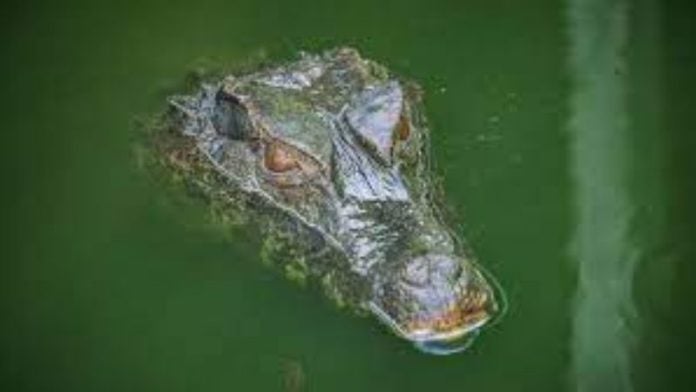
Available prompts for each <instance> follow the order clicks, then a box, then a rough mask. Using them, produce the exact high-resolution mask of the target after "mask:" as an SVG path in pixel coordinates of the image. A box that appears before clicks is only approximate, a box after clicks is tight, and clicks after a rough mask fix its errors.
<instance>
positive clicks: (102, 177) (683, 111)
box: [0, 0, 696, 391]
mask: <svg viewBox="0 0 696 392" xmlns="http://www.w3.org/2000/svg"><path fill="white" fill-rule="evenodd" d="M660 3H661V2H658V1H649V0H613V1H600V0H566V1H545V0H534V1H531V2H530V1H525V2H496V1H478V0H475V1H452V2H444V1H415V0H413V1H411V0H408V1H383V2H374V1H345V2H321V1H310V0H298V1H270V0H266V1H210V2H182V1H166V2H165V1H161V2H135V1H131V2H127V1H123V2H113V3H111V4H98V2H87V1H83V2H80V1H79V0H76V1H64V2H55V3H48V2H47V3H45V4H39V3H37V2H21V3H19V2H18V3H17V4H14V5H11V6H8V9H7V12H5V13H4V15H3V16H2V25H1V26H2V27H1V28H2V31H3V34H2V37H3V38H2V48H3V50H2V52H3V57H2V58H3V60H2V61H1V62H0V69H1V70H2V75H3V82H2V86H3V88H2V91H3V94H2V98H0V99H1V100H2V103H1V105H0V111H1V112H2V117H0V118H2V124H3V130H4V132H3V143H2V148H3V154H2V158H0V159H2V160H3V164H2V166H1V168H0V170H1V171H2V173H3V192H2V198H3V200H2V207H3V226H4V227H3V235H2V241H3V245H2V249H3V256H2V267H1V268H2V271H1V273H0V294H1V297H0V298H1V306H2V308H0V309H1V311H2V320H3V322H2V323H1V324H0V331H1V332H2V333H1V335H0V345H1V346H0V347H1V350H0V372H1V373H0V384H2V388H1V389H3V390H8V391H25V390H32V391H47V390H70V391H108V390H113V391H140V390H143V391H153V390H167V391H179V390H181V391H184V390H187V391H191V390H195V391H199V390H200V391H424V390H426V391H427V390H434V389H437V390H438V391H463V390H466V391H493V390H502V391H532V390H534V391H559V390H578V391H632V390H636V391H642V390H645V391H647V390H670V391H674V390H689V388H690V387H693V386H694V384H689V383H690V382H691V381H693V376H692V375H691V373H690V365H689V363H690V362H693V360H692V358H691V357H690V356H689V351H690V349H693V348H694V347H693V346H694V340H693V335H694V334H693V332H692V329H693V327H691V326H692V325H693V322H692V321H693V319H694V316H693V312H694V306H693V304H692V303H691V302H692V300H690V298H693V294H695V293H696V291H694V289H693V286H692V285H691V280H692V278H693V275H691V274H690V273H692V272H693V263H691V261H693V260H694V256H696V253H695V252H694V244H693V232H694V231H693V230H692V229H694V220H692V219H691V217H693V215H694V214H693V213H694V207H693V206H692V202H691V200H693V197H694V196H696V188H695V187H694V180H693V171H691V170H690V168H693V164H692V157H691V155H692V153H691V151H693V148H694V142H695V140H696V139H695V137H694V136H693V134H690V133H688V132H687V131H688V129H689V126H690V122H689V120H690V117H691V115H692V110H691V109H692V108H691V107H690V105H692V104H693V93H694V92H695V88H696V85H695V84H694V83H693V81H691V80H688V79H686V77H689V76H691V75H690V73H691V72H692V70H693V67H694V64H695V63H696V62H695V58H696V57H694V55H693V51H689V49H688V48H687V47H688V46H689V44H690V42H689V39H690V38H689V37H693V36H694V35H693V34H692V33H693V27H691V22H690V20H689V18H688V16H687V15H688V14H687V9H686V8H684V7H682V6H680V5H679V4H678V3H677V2H669V3H665V4H666V5H665V4H663V5H661V4H660ZM337 44H343V45H346V44H349V45H354V46H356V47H358V48H359V49H360V50H361V51H363V52H364V54H365V55H366V56H368V57H372V58H375V59H378V60H380V61H382V62H383V63H385V64H387V65H389V66H390V67H391V68H393V69H395V70H396V71H398V72H400V73H402V74H406V75H409V76H411V77H412V78H415V79H417V80H419V81H421V82H422V84H423V85H424V87H425V89H426V92H427V98H426V102H427V106H428V115H429V117H430V120H431V122H432V125H433V128H434V137H433V144H434V146H433V148H434V153H435V157H436V160H437V162H438V168H439V171H440V173H441V174H442V175H443V176H444V181H445V188H446V192H447V196H448V200H449V202H450V204H451V205H452V206H453V210H454V212H455V213H456V214H458V215H459V217H458V219H459V221H460V222H462V223H464V224H463V225H462V227H461V229H460V230H461V231H462V233H464V234H465V236H466V237H467V239H468V241H469V242H470V243H471V244H472V246H473V247H474V248H475V249H476V251H477V254H478V256H479V258H480V259H481V260H482V263H483V264H484V265H486V266H487V268H488V269H489V270H490V271H491V272H492V273H493V274H494V275H495V276H497V277H498V278H499V280H500V282H501V284H502V286H503V287H504V288H505V290H506V292H507V296H508V299H509V309H508V313H507V315H506V317H505V318H504V319H503V320H502V322H500V323H498V324H496V325H495V326H494V327H492V328H489V329H487V330H484V331H483V332H482V334H481V336H479V338H478V339H477V341H476V342H475V344H474V345H473V346H472V347H471V348H470V349H468V350H467V351H466V352H464V353H460V354H457V355H453V356H448V357H434V356H428V355H424V354H422V353H420V352H418V351H416V350H414V349H413V347H411V346H410V345H409V344H408V343H405V342H403V341H401V340H399V339H397V338H395V337H393V336H391V335H390V333H389V332H388V331H387V330H386V329H385V328H384V327H383V326H381V325H379V323H377V322H375V321H374V320H371V319H360V318H355V317H351V316H349V315H346V314H344V313H342V312H339V311H337V310H336V309H334V308H333V307H332V306H331V305H330V304H329V303H328V301H326V300H325V299H324V298H323V297H322V296H321V295H318V294H317V293H313V292H307V291H304V290H302V289H300V288H298V287H296V286H294V285H293V284H292V283H290V282H288V281H286V280H285V279H283V278H282V277H281V276H280V275H279V274H277V273H276V272H274V271H272V270H268V269H266V268H264V267H263V266H262V265H261V264H260V263H259V262H258V259H259V257H258V241H257V240H256V239H255V238H252V237H251V236H250V235H249V234H247V233H245V232H244V231H243V230H240V231H238V232H233V233H220V231H219V230H216V229H215V228H214V227H211V226H210V225H208V224H207V223H206V220H205V219H204V218H203V210H202V209H201V208H200V206H197V205H194V204H191V203H185V202H179V201H176V200H171V199H167V198H165V197H163V192H162V189H160V188H158V187H157V185H156V184H152V183H149V182H148V181H147V180H146V179H145V178H143V177H142V176H141V175H140V174H139V173H138V172H137V170H136V169H135V166H134V164H133V160H132V157H131V145H132V142H133V140H134V138H135V128H134V126H133V121H134V119H135V118H136V117H137V116H138V115H143V114H147V113H152V112H153V111H155V110H157V109H158V108H159V107H161V105H162V103H163V99H164V97H165V95H166V92H167V91H170V90H171V88H172V86H175V85H177V83H179V81H180V80H181V77H182V75H184V74H185V73H186V72H187V71H188V70H190V69H192V67H196V66H198V64H205V63H206V62H208V63H210V62H222V63H231V64H235V63H239V62H243V61H244V60H245V59H247V58H249V57H251V56H256V55H258V53H259V52H260V51H263V52H265V53H266V54H267V55H268V56H269V57H270V58H274V59H285V58H289V57H290V56H291V55H292V54H293V53H295V52H297V51H298V50H300V49H306V50H319V49H323V48H328V47H331V46H334V45H337ZM690 338H691V339H690Z"/></svg>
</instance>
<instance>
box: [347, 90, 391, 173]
mask: <svg viewBox="0 0 696 392" xmlns="http://www.w3.org/2000/svg"><path fill="white" fill-rule="evenodd" d="M403 105H404V96H403V91H402V90H401V86H400V85H399V83H398V82H395V81H390V82H388V83H385V84H382V85H378V86H374V87H371V88H368V89H366V90H365V91H363V92H362V93H361V94H360V95H358V96H357V97H356V99H355V100H354V101H353V103H352V104H351V107H350V108H349V110H348V111H347V112H346V119H347V120H348V125H350V127H351V129H353V131H355V133H356V135H357V136H358V138H359V139H360V141H361V142H363V144H365V147H367V148H368V149H370V150H371V151H372V152H374V155H376V157H377V158H378V159H380V160H381V161H382V162H383V163H386V164H387V165H390V164H391V160H392V159H391V158H392V147H393V145H394V128H396V126H397V125H398V123H399V120H400V118H401V113H402V110H403Z"/></svg>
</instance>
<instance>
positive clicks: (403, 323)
mask: <svg viewBox="0 0 696 392" xmlns="http://www.w3.org/2000/svg"><path fill="white" fill-rule="evenodd" d="M396 268H397V269H398V271H396V273H394V274H390V275H389V276H391V277H393V278H392V279H389V280H387V281H384V282H380V283H379V286H378V287H377V288H376V290H377V292H378V294H377V295H376V298H377V299H376V300H375V301H373V302H372V304H371V308H372V311H373V312H374V313H375V314H376V315H377V316H378V317H379V318H380V319H382V320H383V321H385V322H386V323H387V324H388V325H390V326H391V327H392V328H393V329H394V330H395V331H396V332H397V333H398V334H400V335H402V336H403V337H404V338H406V339H408V340H410V341H412V342H413V343H415V344H416V346H417V347H419V348H420V349H422V350H424V351H428V352H431V353H436V354H448V353H451V352H454V351H460V350H463V349H465V348H466V347H467V346H468V343H469V342H470V341H471V340H472V339H471V338H472V337H473V336H475V334H476V332H477V331H478V330H479V329H480V328H481V327H482V326H483V325H485V324H486V323H487V322H488V321H489V320H490V319H491V318H492V317H493V315H494V314H495V313H496V311H497V309H496V306H495V303H494V302H493V300H492V298H493V297H492V293H491V292H490V289H489V286H488V285H487V284H486V283H485V282H484V280H483V277H482V276H481V275H480V274H479V272H478V271H477V270H476V269H474V268H473V266H472V265H471V263H470V262H469V261H467V260H465V259H462V258H461V257H458V256H455V255H442V254H426V255H421V256H418V257H414V258H412V259H410V260H408V261H406V262H404V263H402V264H401V265H400V266H396Z"/></svg>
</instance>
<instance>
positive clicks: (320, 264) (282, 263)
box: [151, 48, 499, 354]
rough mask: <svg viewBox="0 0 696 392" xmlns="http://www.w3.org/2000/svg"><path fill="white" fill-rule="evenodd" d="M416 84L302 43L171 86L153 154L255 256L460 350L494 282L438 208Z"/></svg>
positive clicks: (447, 349) (414, 338)
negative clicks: (247, 67) (284, 58)
mask: <svg viewBox="0 0 696 392" xmlns="http://www.w3.org/2000/svg"><path fill="white" fill-rule="evenodd" d="M422 100H423V90H422V88H421V87H420V86H419V85H418V84H416V83H415V82H413V81H411V80H408V79H405V78H402V77H399V76H396V75H395V74H393V73H392V72H391V71H389V70H388V69H387V68H385V67H384V66H382V65H380V64H378V63H377V62H375V61H372V60H369V59H365V58H363V57H361V55H360V54H359V53H358V51H356V50H355V49H351V48H338V49H333V50H328V51H325V52H324V53H321V54H308V53H302V54H300V55H299V56H298V58H297V59H296V60H295V61H290V62H286V63H282V64H275V65H268V66H264V67H261V68H260V69H256V70H253V71H251V72H246V73H243V74H236V75H221V76H219V77H217V78H212V79H208V80H205V81H204V82H201V83H200V84H199V85H198V86H197V87H196V88H195V90H194V91H192V92H190V93H189V94H179V95H175V96H172V97H170V99H169V102H168V106H169V110H168V111H167V113H166V114H165V116H164V121H162V124H163V125H162V126H161V127H160V128H161V129H160V132H156V133H155V136H154V137H153V138H152V143H151V144H152V146H153V147H154V150H155V152H156V154H153V155H154V156H156V157H157V161H158V162H159V163H161V164H162V165H161V166H163V167H164V168H165V169H166V170H165V172H168V173H170V174H173V175H174V176H173V177H175V178H177V179H178V181H179V182H182V183H184V184H186V188H187V189H189V190H191V191H193V192H195V193H197V194H199V195H203V196H204V198H205V200H207V202H208V205H209V206H210V207H211V208H213V209H215V211H216V214H217V216H218V217H220V218H221V220H222V221H238V220H239V216H244V217H245V218H244V219H245V220H246V222H247V224H251V225H255V226H256V227H258V228H260V233H261V235H262V237H263V238H264V245H263V247H262V252H261V253H262V259H263V260H265V261H266V262H268V263H271V264H274V265H277V267H278V268H279V269H280V270H282V271H284V273H285V274H287V276H288V277H290V278H292V279H293V280H297V281H300V282H302V283H305V284H307V283H308V282H309V283H311V284H312V285H314V286H316V287H320V288H321V289H322V290H323V291H324V292H325V293H326V294H327V296H328V297H330V298H331V299H333V300H334V301H335V302H336V303H337V304H339V305H342V306H343V305H346V306H347V307H349V308H351V309H354V310H357V311H358V313H362V314H372V315H374V316H376V317H377V319H379V320H381V321H382V322H384V323H385V324H386V325H387V326H389V328H391V330H393V331H394V332H395V333H396V334H397V335H399V336H401V337H403V338H404V339H407V340H409V341H411V342H413V343H415V345H416V347H418V348H420V349H421V350H423V351H426V352H429V353H436V354H447V353H452V352H457V351H461V350H463V349H465V348H466V347H467V346H468V345H469V344H470V343H471V341H473V338H474V337H475V336H476V334H477V333H478V331H479V330H480V329H481V328H482V327H483V326H484V325H485V324H487V323H490V321H491V320H492V319H493V318H494V317H495V316H496V315H497V314H499V305H498V303H497V301H496V297H498V296H499V294H498V291H497V290H494V289H493V287H497V286H495V285H493V284H492V283H494V281H493V280H492V278H490V277H489V275H488V274H486V273H484V270H483V269H482V268H481V267H480V265H479V264H478V263H477V262H476V261H475V259H474V256H473V253H472V252H471V250H470V248H469V246H468V245H467V244H466V243H465V242H464V241H462V240H461V239H460V238H459V237H458V236H457V235H456V233H454V231H453V230H452V229H451V228H449V227H448V225H447V224H446V223H445V219H444V218H443V208H442V205H443V203H442V200H441V199H442V197H441V196H440V192H439V191H438V188H439V186H438V185H437V181H436V180H435V175H434V173H433V168H432V161H431V155H430V137H431V133H430V129H429V127H428V122H427V121H426V117H425V113H424V107H423V102H422Z"/></svg>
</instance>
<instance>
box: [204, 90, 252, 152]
mask: <svg viewBox="0 0 696 392" xmlns="http://www.w3.org/2000/svg"><path fill="white" fill-rule="evenodd" d="M212 121H213V126H214V127H215V131H217V133H218V134H220V135H223V136H227V137H228V138H230V139H232V140H247V139H249V138H250V137H251V135H252V132H253V127H252V125H251V121H250V120H249V113H247V110H246V108H245V107H244V106H243V105H242V103H241V102H239V99H237V97H235V96H234V95H231V94H228V93H226V92H224V91H223V90H222V89H220V90H218V92H217V94H216V95H215V109H214V112H213V117H212Z"/></svg>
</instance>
